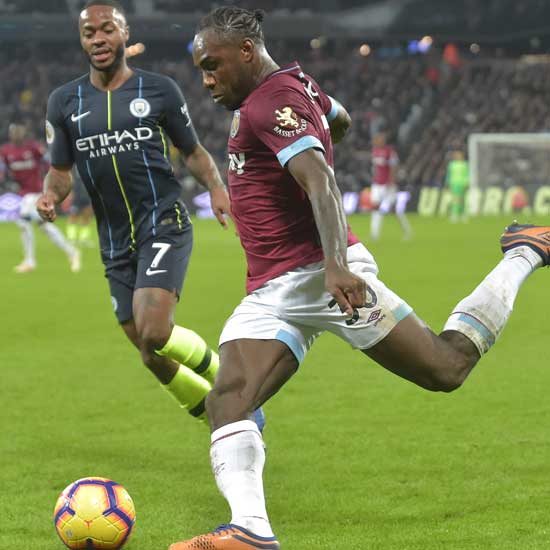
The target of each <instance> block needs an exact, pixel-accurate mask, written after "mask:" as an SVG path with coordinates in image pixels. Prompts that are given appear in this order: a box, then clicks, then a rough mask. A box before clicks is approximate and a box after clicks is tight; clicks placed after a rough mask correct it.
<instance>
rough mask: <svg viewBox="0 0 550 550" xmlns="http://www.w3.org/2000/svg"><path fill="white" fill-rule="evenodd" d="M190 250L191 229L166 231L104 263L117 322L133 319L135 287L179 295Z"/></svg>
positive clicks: (191, 227)
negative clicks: (126, 253) (161, 289)
mask: <svg viewBox="0 0 550 550" xmlns="http://www.w3.org/2000/svg"><path fill="white" fill-rule="evenodd" d="M192 248H193V226H192V225H191V224H188V225H187V226H186V227H184V229H183V231H181V230H180V229H179V228H175V229H174V230H173V231H170V230H169V229H168V228H166V229H165V230H163V232H162V234H160V235H158V236H156V237H151V238H150V239H148V240H146V241H145V242H144V243H143V244H141V245H139V246H138V248H137V249H136V250H135V251H131V252H129V253H128V255H126V256H124V257H122V258H119V259H116V260H111V261H107V262H106V263H105V277H107V279H108V281H109V287H110V289H111V300H112V303H113V309H114V311H115V315H116V317H117V319H118V322H119V323H124V322H126V321H129V320H130V319H132V318H133V312H132V300H133V297H134V291H135V290H136V289H138V288H164V289H165V290H168V291H170V292H175V293H176V295H177V296H178V298H179V296H180V293H181V289H182V287H183V281H184V279H185V274H186V273H187V266H188V265H189V258H190V256H191V250H192Z"/></svg>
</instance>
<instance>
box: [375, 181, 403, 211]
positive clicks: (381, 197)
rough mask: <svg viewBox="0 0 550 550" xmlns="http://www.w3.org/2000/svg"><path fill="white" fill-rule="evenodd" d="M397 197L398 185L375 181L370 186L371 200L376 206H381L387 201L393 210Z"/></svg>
mask: <svg viewBox="0 0 550 550" xmlns="http://www.w3.org/2000/svg"><path fill="white" fill-rule="evenodd" d="M396 199H397V185H395V184H394V183H388V184H385V185H381V184H379V183H373V184H372V185H371V188H370V200H371V202H372V204H374V205H375V206H377V207H378V206H381V205H382V203H385V204H386V205H387V207H389V209H390V210H391V208H392V207H393V205H394V204H395V201H396Z"/></svg>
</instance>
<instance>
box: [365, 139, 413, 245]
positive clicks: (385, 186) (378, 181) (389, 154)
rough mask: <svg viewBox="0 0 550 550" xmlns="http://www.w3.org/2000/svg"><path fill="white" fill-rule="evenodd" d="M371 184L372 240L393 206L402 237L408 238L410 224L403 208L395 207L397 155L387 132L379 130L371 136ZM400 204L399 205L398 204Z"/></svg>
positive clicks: (377, 236)
mask: <svg viewBox="0 0 550 550" xmlns="http://www.w3.org/2000/svg"><path fill="white" fill-rule="evenodd" d="M371 157H372V185H371V195H370V196H371V202H372V204H373V210H372V214H371V225H370V237H371V239H372V240H373V241H377V240H378V239H379V238H380V231H381V229H382V221H383V219H384V216H385V215H386V214H389V213H390V212H391V211H392V210H393V209H394V207H395V213H396V215H397V219H398V221H399V224H400V225H401V229H402V230H403V237H404V238H405V239H409V238H410V236H411V226H410V224H409V221H408V220H407V216H406V215H405V211H404V209H403V208H397V196H398V188H397V169H398V167H399V156H398V155H397V151H396V149H395V147H394V146H393V145H391V144H390V143H388V141H387V132H386V131H384V130H380V131H379V132H377V133H376V134H375V135H374V136H373V138H372V152H371ZM400 206H401V205H400Z"/></svg>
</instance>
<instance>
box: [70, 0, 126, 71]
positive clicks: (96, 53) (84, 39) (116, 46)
mask: <svg viewBox="0 0 550 550" xmlns="http://www.w3.org/2000/svg"><path fill="white" fill-rule="evenodd" d="M79 30H80V43H81V44H82V48H83V50H84V52H85V53H86V55H87V56H88V59H89V61H90V64H91V65H92V66H93V67H94V68H95V69H97V70H98V71H112V70H113V69H116V68H117V67H118V66H119V65H120V63H121V61H122V59H124V48H125V44H126V42H127V40H128V38H129V31H128V25H127V24H126V19H125V18H124V15H122V14H121V13H120V12H119V11H118V10H117V9H115V8H113V7H111V6H91V7H90V8H88V9H86V10H83V11H82V12H81V13H80V19H79Z"/></svg>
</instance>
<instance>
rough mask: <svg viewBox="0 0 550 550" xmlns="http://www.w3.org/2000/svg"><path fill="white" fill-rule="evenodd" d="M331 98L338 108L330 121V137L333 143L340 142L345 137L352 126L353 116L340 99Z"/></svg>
mask: <svg viewBox="0 0 550 550" xmlns="http://www.w3.org/2000/svg"><path fill="white" fill-rule="evenodd" d="M331 100H332V102H333V104H334V105H335V106H336V108H337V114H336V116H335V117H334V118H333V119H332V120H330V121H329V123H328V125H329V127H330V138H331V139H332V143H339V142H340V141H342V139H344V136H345V135H346V134H347V133H348V130H349V129H350V127H351V117H350V116H349V113H348V112H347V111H346V109H345V107H344V106H343V105H342V104H341V103H340V102H339V101H337V100H336V99H334V98H331Z"/></svg>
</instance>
